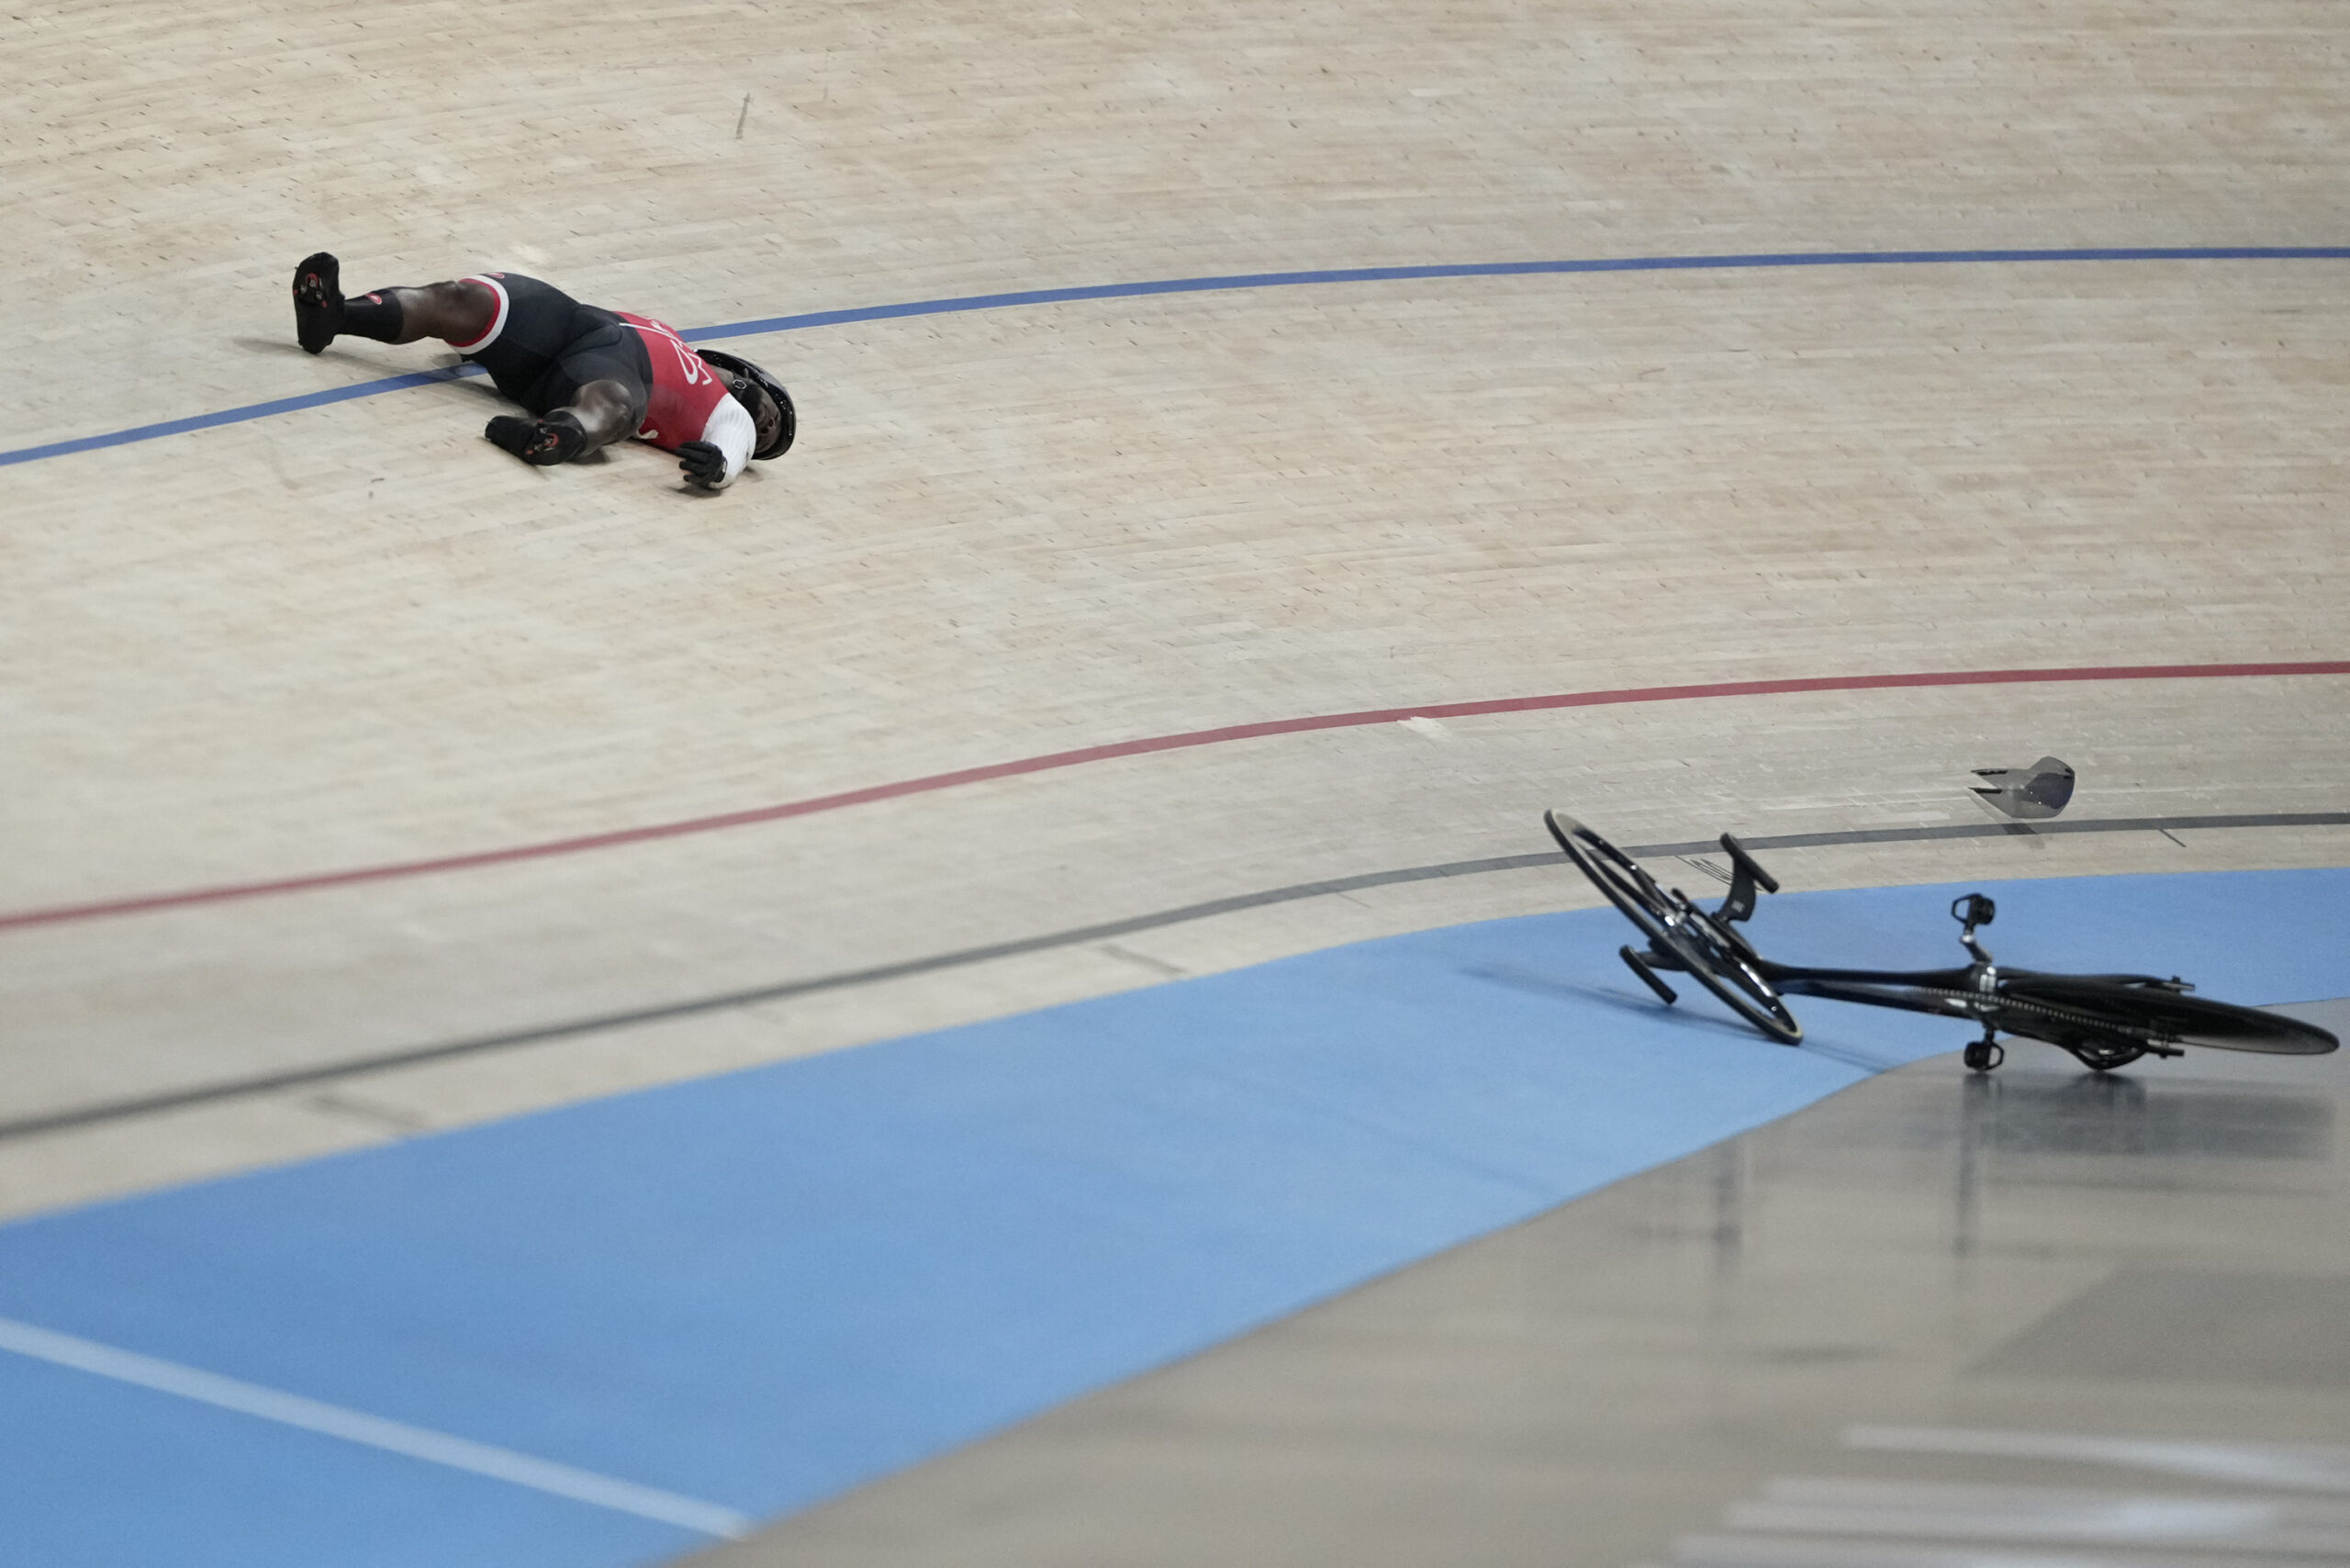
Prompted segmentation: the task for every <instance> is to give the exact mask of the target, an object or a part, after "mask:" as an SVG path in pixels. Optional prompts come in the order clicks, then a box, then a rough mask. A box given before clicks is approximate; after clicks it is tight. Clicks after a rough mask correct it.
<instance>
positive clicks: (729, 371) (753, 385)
mask: <svg viewBox="0 0 2350 1568" xmlns="http://www.w3.org/2000/svg"><path fill="white" fill-rule="evenodd" d="M694 352H695V353H699V354H700V355H701V357H702V363H703V364H708V365H710V366H711V368H712V369H714V370H716V371H717V372H718V373H719V375H722V376H723V377H724V378H725V380H726V389H727V390H728V391H730V392H732V393H733V394H734V399H735V401H736V402H739V403H741V404H742V405H743V407H744V409H748V410H749V411H750V415H751V419H752V421H753V422H754V423H755V424H756V425H757V426H758V431H759V434H758V440H757V442H756V443H755V445H753V447H752V448H751V455H752V456H754V457H755V458H758V459H760V460H761V461H765V460H766V459H767V458H770V457H781V456H782V455H783V454H785V453H787V452H789V451H790V450H791V441H792V437H794V436H795V435H797V434H799V417H798V413H797V410H795V409H793V408H792V406H791V394H790V393H789V392H787V391H785V390H784V387H783V383H782V382H780V381H778V380H777V379H776V378H775V377H774V376H772V375H768V374H767V372H766V371H764V370H762V369H760V368H759V367H758V366H757V365H755V364H752V363H751V362H750V361H749V360H747V359H744V358H743V357H742V356H741V355H739V354H731V353H721V352H720V351H718V350H717V349H697V350H695V351H694Z"/></svg>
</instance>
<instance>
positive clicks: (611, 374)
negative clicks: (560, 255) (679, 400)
mask: <svg viewBox="0 0 2350 1568" xmlns="http://www.w3.org/2000/svg"><path fill="white" fill-rule="evenodd" d="M464 281H465V282H467V283H470V284H473V285H476V286H479V287H484V288H487V289H488V290H489V291H490V292H491V293H492V294H494V295H496V296H497V297H498V306H497V311H496V314H495V315H493V316H492V317H491V319H490V325H489V330H488V332H487V334H486V335H484V336H483V337H481V338H479V339H477V340H476V341H475V342H472V343H470V344H467V343H459V344H455V345H453V346H454V347H455V348H456V350H457V352H458V353H461V354H463V355H464V356H465V357H466V358H467V359H469V360H472V361H473V362H474V363H475V364H478V365H480V366H481V367H482V368H483V369H484V370H487V371H488V372H489V378H490V379H491V380H492V381H494V382H496V383H497V384H498V390H499V391H500V392H503V393H504V394H506V396H508V397H509V398H512V399H514V401H516V402H517V403H520V404H521V405H522V407H524V408H526V409H530V410H531V412H532V413H534V414H543V413H545V412H547V411H548V410H549V409H563V408H568V407H569V406H571V405H572V404H574V403H576V402H577V401H578V400H579V389H580V388H581V387H582V386H587V385H588V383H589V382H591V381H617V382H619V383H620V384H621V386H625V387H627V388H628V390H629V396H630V398H631V400H632V402H633V403H634V405H635V409H636V414H635V415H634V416H633V417H636V418H642V417H643V411H644V404H645V399H646V398H648V397H650V396H651V395H652V389H653V362H652V361H651V360H650V359H648V358H647V357H645V352H644V335H643V333H641V332H639V331H638V330H636V329H635V328H633V327H631V326H628V325H627V324H626V323H624V322H622V321H621V319H620V318H619V317H618V316H615V315H613V314H612V313H611V312H610V311H609V310H603V309H599V308H597V307H595V306H593V305H582V304H580V303H579V301H577V300H576V299H574V298H572V297H571V296H569V295H567V294H565V293H564V292H563V290H561V289H559V288H557V287H555V286H554V285H553V284H550V283H541V282H540V281H539V280H538V279H537V278H534V277H524V276H523V275H522V274H520V273H478V274H475V275H473V276H472V277H469V278H466V279H465V280H464Z"/></svg>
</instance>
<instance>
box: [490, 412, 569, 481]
mask: <svg viewBox="0 0 2350 1568" xmlns="http://www.w3.org/2000/svg"><path fill="white" fill-rule="evenodd" d="M481 433H482V434H483V435H484V436H485V437H487V439H489V440H490V441H492V442H496V443H498V445H499V446H501V447H503V448H505V449H506V450H507V451H509V452H510V453H512V454H514V455H515V456H517V457H519V458H520V459H521V460H522V461H523V462H525V463H528V464H530V465H532V467H534V468H551V467H553V466H554V465H556V464H558V463H568V462H570V461H571V460H572V459H573V458H575V457H576V456H578V455H579V454H580V452H581V450H582V449H583V448H585V447H586V446H587V444H588V432H587V431H585V430H582V429H581V428H580V425H579V421H578V420H575V419H573V418H572V417H571V416H570V415H569V414H565V413H562V412H559V411H558V412H556V413H553V414H549V415H548V416H547V417H546V418H545V419H543V420H526V419H522V418H520V416H518V415H514V414H500V415H498V418H496V419H494V420H490V421H489V424H488V426H487V428H486V429H485V430H483V431H482V432H481Z"/></svg>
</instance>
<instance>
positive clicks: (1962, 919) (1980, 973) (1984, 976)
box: [1950, 893, 1999, 991]
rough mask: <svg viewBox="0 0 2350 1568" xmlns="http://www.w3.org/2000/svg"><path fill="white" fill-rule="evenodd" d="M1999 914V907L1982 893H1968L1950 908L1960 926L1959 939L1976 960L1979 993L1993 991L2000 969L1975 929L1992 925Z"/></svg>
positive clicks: (1976, 978) (1976, 984) (1956, 900)
mask: <svg viewBox="0 0 2350 1568" xmlns="http://www.w3.org/2000/svg"><path fill="white" fill-rule="evenodd" d="M1998 912H1999V906H1998V905H1997V904H1995V903H1993V902H1991V901H1990V900H1989V899H1986V898H1985V897H1984V896H1983V895H1982V894H1981V893H1968V894H1966V895H1964V897H1962V898H1958V899H1955V900H1953V901H1952V902H1951V906H1950V917H1951V918H1952V919H1953V920H1955V921H1957V922H1958V924H1959V933H1958V939H1959V941H1960V942H1962V943H1963V944H1964V945H1965V947H1966V951H1967V952H1968V953H1969V954H1970V955H1971V956H1972V957H1973V958H1974V959H1975V969H1976V971H1977V972H1976V974H1975V988H1976V989H1977V990H1979V991H1989V990H1990V989H1991V987H1992V983H1993V981H1994V980H1996V978H1997V973H1998V968H1997V965H1996V964H1994V963H1993V962H1992V959H1991V950H1990V949H1989V948H1987V947H1986V946H1983V944H1982V943H1980V942H1978V941H1976V940H1975V927H1976V926H1978V925H1988V924H1991V920H1992V917H1993V916H1994V915H1996V914H1997V913H1998Z"/></svg>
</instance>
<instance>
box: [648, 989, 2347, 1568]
mask: <svg viewBox="0 0 2350 1568" xmlns="http://www.w3.org/2000/svg"><path fill="white" fill-rule="evenodd" d="M2293 1011H2297V1012H2305V1013H2306V1014H2307V1015H2310V1016H2312V1017H2316V1018H2318V1019H2320V1021H2322V1022H2326V1023H2328V1024H2329V1025H2332V1026H2333V1027H2334V1028H2336V1029H2337V1031H2340V1030H2342V1029H2343V1028H2344V1025H2350V1004H2345V1003H2343V1002H2328V1003H2319V1004H2314V1005H2313V1006H2312V1008H2311V1009H2307V1010H2304V1009H2293ZM2345 1113H2350V1069H2345V1062H2344V1058H2343V1057H2342V1056H2339V1055H2337V1056H2334V1057H2329V1058H2311V1059H2304V1060H2299V1061H2288V1060H2283V1059H2279V1058H2239V1057H2232V1056H2226V1055H2222V1054H2220V1053H2213V1052H2193V1053H2190V1054H2189V1056H2188V1058H2186V1059H2185V1060H2183V1061H2177V1062H2168V1063H2161V1064H2157V1065H2155V1066H2153V1067H2150V1068H2144V1069H2143V1070H2138V1071H2135V1072H2132V1073H2130V1074H2127V1075H2117V1076H2115V1077H2112V1078H2108V1079H2098V1078H2094V1077H2091V1076H2089V1075H2087V1074H2086V1073H2081V1072H2078V1071H2076V1070H2069V1069H2068V1067H2067V1063H2066V1058H2061V1057H2059V1056H2057V1055H2056V1054H2055V1053H2053V1052H2047V1051H2043V1050H2042V1048H2041V1047H2031V1046H2028V1045H2026V1046H2020V1047H2016V1048H2015V1051H2014V1056H2013V1057H2012V1058H2011V1061H2010V1065H2009V1068H2008V1069H2007V1070H2003V1071H2001V1072H2000V1073H1998V1074H1997V1075H1996V1076H1993V1077H1989V1078H1978V1077H1974V1076H1971V1075H1969V1074H1966V1073H1965V1072H1964V1071H1962V1070H1960V1069H1959V1067H1958V1064H1957V1062H1956V1060H1955V1058H1942V1059H1938V1060H1933V1061H1929V1062H1925V1063H1922V1064H1919V1066H1916V1067H1913V1068H1910V1069H1908V1070H1904V1071H1901V1072H1897V1073H1894V1074H1891V1075H1888V1076H1886V1077H1884V1078H1881V1079H1877V1080H1874V1081H1870V1082H1868V1083H1865V1084H1863V1085H1861V1086H1860V1087H1858V1088H1855V1089H1852V1090H1851V1091H1849V1092H1845V1093H1844V1094H1842V1095H1840V1096H1839V1097H1837V1098H1835V1099H1833V1100H1830V1101H1828V1102H1826V1103H1823V1104H1820V1105H1818V1106H1816V1107H1814V1108H1812V1109H1811V1110H1808V1111H1806V1112H1804V1113H1802V1114H1798V1115H1796V1116H1794V1117H1791V1118H1789V1119H1788V1120H1786V1121H1784V1122H1781V1123H1778V1124H1776V1125H1774V1126H1770V1127H1767V1128H1764V1129H1762V1130H1761V1131H1759V1132H1756V1133H1753V1134H1751V1135H1749V1136H1747V1137H1741V1138H1739V1139H1736V1140H1734V1141H1732V1142H1730V1143H1728V1144H1725V1145H1723V1146H1720V1147H1719V1148H1714V1149H1710V1150H1707V1151H1706V1152H1704V1153H1702V1154H1698V1155H1695V1156H1692V1157H1691V1158H1689V1159H1684V1160H1681V1161H1678V1162H1676V1163H1674V1164H1672V1165H1669V1166H1665V1167H1662V1168H1661V1169H1659V1170H1653V1171H1651V1172H1649V1173H1647V1174H1645V1175H1643V1176H1640V1177H1638V1178H1635V1179H1633V1180H1631V1181H1628V1182H1624V1183H1622V1184H1620V1185H1618V1186H1617V1187H1614V1188H1611V1189H1609V1190H1608V1191H1606V1192H1604V1193H1598V1194H1596V1195H1595V1196H1593V1197H1590V1198H1587V1199H1584V1200H1583V1201H1581V1202H1578V1203H1574V1204H1568V1205H1566V1206H1565V1207H1562V1208H1561V1209H1558V1210H1555V1211H1553V1212H1552V1213H1550V1214H1549V1215H1544V1216H1543V1217H1541V1218H1539V1219H1538V1220H1535V1221H1533V1222H1531V1223H1529V1224H1527V1225H1524V1226H1518V1227H1516V1228H1515V1229H1512V1230H1509V1231H1506V1232H1504V1233H1502V1234H1499V1235H1496V1236H1493V1237H1490V1238H1485V1239H1483V1240H1482V1241H1478V1242H1475V1243H1473V1244H1472V1245H1469V1246H1466V1247H1463V1248H1460V1249H1458V1250H1456V1251H1453V1252H1451V1253H1449V1254H1446V1255H1444V1256H1442V1257H1440V1258H1438V1259H1435V1260H1431V1261H1429V1262H1427V1263H1425V1264H1422V1265H1419V1266H1417V1267H1415V1268H1412V1269H1409V1270H1406V1271H1404V1272H1402V1273H1399V1274H1397V1275H1394V1276H1393V1277H1391V1278H1389V1279H1386V1280H1383V1281H1381V1282H1377V1283H1375V1284H1372V1285H1371V1286H1368V1287H1366V1288H1364V1289H1362V1290H1360V1291H1357V1292H1354V1293H1352V1294H1348V1295H1347V1296H1345V1297H1342V1298H1340V1299H1338V1300H1336V1301H1333V1302H1330V1303H1328V1304H1326V1305H1323V1306H1321V1307H1319V1308H1316V1309H1315V1310H1313V1311H1310V1312H1307V1313H1304V1314H1302V1315H1300V1316H1296V1317H1294V1318H1292V1319H1290V1320H1288V1321H1286V1322H1283V1323H1281V1324H1279V1325H1277V1326H1275V1327H1271V1328H1269V1329H1266V1330H1264V1331H1262V1332H1260V1333H1258V1334H1256V1335H1253V1336H1251V1337H1249V1338H1246V1339H1243V1340H1240V1341H1238V1342H1237V1343H1234V1344H1231V1345H1228V1346H1225V1347H1224V1348H1222V1349H1220V1350H1215V1351H1213V1352H1211V1353H1209V1354H1206V1355H1203V1356H1201V1357H1198V1358H1196V1359H1194V1360H1192V1361H1187V1362H1184V1363H1182V1364H1181V1365H1178V1366H1173V1367H1169V1368H1167V1369H1165V1370H1164V1371H1161V1372H1158V1373H1155V1374H1153V1375H1150V1376H1147V1377H1145V1378H1142V1379H1139V1380H1137V1381H1136V1382H1134V1383H1128V1384H1126V1385H1124V1386H1121V1387H1118V1388H1115V1389H1112V1390H1108V1391H1106V1392H1104V1393H1102V1394H1098V1395H1095V1396H1093V1397H1091V1398H1089V1399H1085V1400H1081V1401H1080V1402H1078V1403H1076V1404H1073V1405H1070V1406H1065V1407H1063V1408H1061V1409H1058V1410H1056V1411H1053V1412H1051V1413H1049V1414H1047V1415H1046V1416H1044V1417H1040V1418H1038V1419H1036V1420H1035V1421H1032V1422H1030V1423H1028V1424H1026V1425H1024V1426H1023V1427H1021V1428H1016V1429H1014V1430H1013V1431H1010V1432H1007V1433H1005V1434H1003V1435H1002V1436H1001V1437H999V1438H996V1439H992V1440H990V1441H987V1442H983V1443H980V1444H978V1445H976V1446H974V1447H972V1448H970V1449H968V1450H964V1451H962V1452H960V1453H957V1454H955V1455H952V1456H950V1457H948V1458H947V1459H946V1460H943V1461H940V1462H934V1463H931V1464H928V1465H925V1466H923V1467H921V1468H919V1469H917V1470H914V1471H912V1472H909V1473H905V1474H903V1475H901V1476H898V1477H896V1478H894V1479H891V1480H889V1481H885V1482H882V1483H879V1484H876V1485H873V1486H870V1487H867V1488H865V1489H863V1490H861V1491H859V1492H856V1493H855V1494H853V1495H849V1496H847V1497H845V1498H843V1499H841V1500H839V1501H837V1502H835V1503H834V1504H832V1505H830V1506H825V1507H822V1508H818V1509H815V1510H813V1511H811V1512H810V1513H807V1514H804V1515H801V1516H800V1517H798V1518H793V1519H791V1520H789V1521H787V1522H785V1523H784V1524H782V1525H779V1526H778V1527H777V1528H775V1529H772V1530H770V1531H768V1532H767V1533H765V1534H763V1535H762V1536H760V1537H758V1538H755V1539H754V1540H749V1541H746V1542H743V1543H739V1544H736V1545H733V1546H729V1547H726V1548H723V1549H721V1550H719V1551H714V1552H711V1553H708V1554H705V1555H704V1556H702V1557H699V1558H697V1559H695V1560H694V1562H695V1565H696V1568H753V1565H754V1564H758V1565H772V1564H782V1563H787V1562H789V1563H793V1564H807V1563H843V1564H865V1563H872V1564H880V1563H890V1564H913V1563H923V1564H963V1563H968V1564H1005V1565H1011V1564H1019V1565H1022V1568H1043V1565H1047V1564H1064V1563H1065V1564H1071V1565H1075V1564H1089V1565H1099V1564H1137V1565H1139V1564H1176V1563H1181V1564H1209V1563H1214V1564H1259V1563H1262V1564H1276V1563H1278V1564H1299V1563H1332V1564H1338V1563H1345V1564H1349V1565H1362V1564H1387V1563H1394V1564H1406V1563H1408V1564H1433V1563H1480V1564H1484V1563H1490V1564H1519V1563H1524V1564H1536V1563H1539V1564H1546V1565H1559V1564H1584V1563H1588V1564H1591V1565H1593V1568H1628V1565H1632V1564H1639V1563H1662V1562H1680V1563H1682V1564H1685V1565H1687V1568H1707V1565H1717V1564H1718V1565H1721V1568H1780V1565H1792V1564H1797V1563H1803V1564H1834V1565H1838V1568H1859V1565H1883V1568H1957V1565H1960V1564H1986V1565H1987V1564H2000V1563H2004V1564H2011V1565H2020V1564H2022V1563H2024V1562H2027V1561H2029V1562H2032V1563H2037V1564H2043V1565H2044V1564H2050V1563H2075V1564H2083V1565H2086V1564H2087V1563H2090V1562H2096V1563H2098V1564H2101V1565H2110V1564H2115V1563H2125V1562H2163V1563H2169V1564H2172V1565H2174V1568H2185V1565H2186V1564H2188V1563H2204V1564H2208V1563H2213V1562H2224V1561H2231V1560H2244V1559H2246V1558H2247V1556H2248V1555H2249V1556H2251V1557H2256V1558H2258V1559H2259V1560H2261V1561H2267V1562H2277V1561H2283V1562H2292V1561H2295V1560H2297V1559H2304V1558H2306V1559H2314V1560H2331V1561H2343V1560H2350V1447H2340V1446H2333V1445H2342V1444H2344V1443H2350V1203H2345V1184H2346V1183H2345V1161H2344V1156H2343V1152H2342V1147H2341V1145H2342V1127H2343V1126H2344V1118H2345ZM2114 1439H2138V1440H2137V1441H2134V1442H2126V1443H2125V1442H2117V1441H2115V1440H2114ZM2280 1554H2281V1556H2280Z"/></svg>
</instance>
